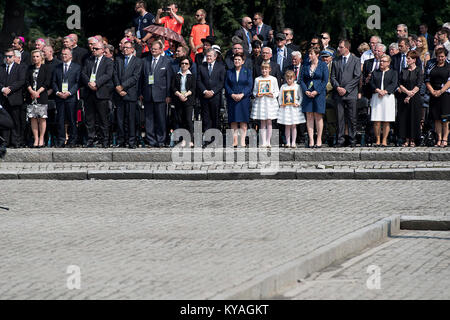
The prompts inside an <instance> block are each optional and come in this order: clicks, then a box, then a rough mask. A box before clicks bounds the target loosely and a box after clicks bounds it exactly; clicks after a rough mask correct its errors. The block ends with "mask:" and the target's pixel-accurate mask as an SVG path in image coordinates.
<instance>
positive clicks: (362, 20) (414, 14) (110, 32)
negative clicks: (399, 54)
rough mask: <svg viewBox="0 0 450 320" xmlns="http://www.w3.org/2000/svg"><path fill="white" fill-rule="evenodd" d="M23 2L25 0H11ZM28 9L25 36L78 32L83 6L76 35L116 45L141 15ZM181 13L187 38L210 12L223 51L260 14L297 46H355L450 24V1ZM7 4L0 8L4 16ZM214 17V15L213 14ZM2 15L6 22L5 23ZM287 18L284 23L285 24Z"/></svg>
mask: <svg viewBox="0 0 450 320" xmlns="http://www.w3.org/2000/svg"><path fill="white" fill-rule="evenodd" d="M9 1H20V0H9ZM23 2H24V3H25V5H26V13H25V25H26V28H25V29H26V30H28V31H27V32H26V34H25V37H26V38H28V39H30V38H36V37H41V36H43V35H47V36H50V37H55V38H56V37H60V36H64V35H66V34H68V33H72V32H74V30H68V29H67V27H66V20H67V18H68V16H69V14H67V13H66V9H67V7H68V6H69V5H72V4H77V5H78V6H80V8H81V10H82V30H79V31H76V30H75V31H76V32H75V33H78V34H79V35H80V41H81V43H83V41H85V39H86V38H87V37H88V36H90V35H93V34H102V35H105V36H106V37H107V38H108V39H109V40H110V42H111V43H113V44H116V43H117V42H118V41H119V40H120V37H121V36H122V34H123V30H124V29H125V28H127V27H130V26H131V25H132V19H133V18H134V17H135V12H134V4H135V0H99V1H92V0H75V1H74V0H58V1H54V0H24V1H23ZM169 2H171V1H167V0H152V1H147V3H148V11H150V12H152V13H153V14H156V10H157V9H158V8H161V7H163V6H166V5H168V4H169ZM178 5H179V13H180V14H181V15H182V16H183V17H184V19H185V24H184V26H183V30H182V34H183V36H184V37H185V39H186V40H187V39H188V37H189V34H190V30H191V28H192V26H193V25H194V24H196V20H195V17H194V14H195V11H196V10H198V9H200V8H203V9H205V10H206V12H207V13H208V16H207V21H208V22H211V21H212V23H213V28H214V30H215V33H216V36H217V37H218V44H219V45H220V46H221V47H222V50H223V51H226V49H228V48H229V46H230V42H231V37H232V36H233V34H234V32H235V30H237V29H238V28H239V26H240V19H241V18H242V17H243V16H245V15H249V16H250V17H252V16H253V14H254V13H255V12H257V11H260V12H262V13H263V14H264V16H265V18H264V22H265V23H267V24H269V25H271V26H272V27H273V28H275V29H278V30H277V31H280V30H279V28H281V27H282V26H283V22H284V26H286V27H291V28H292V29H293V30H294V34H295V42H296V43H300V42H301V41H302V40H309V39H310V38H311V36H312V35H313V34H315V33H321V32H323V31H327V32H329V33H330V35H331V39H332V45H333V46H336V45H337V40H338V39H339V38H341V37H347V38H349V39H351V41H352V44H353V48H356V46H357V45H359V44H360V43H361V42H363V41H366V42H367V41H368V40H369V38H370V36H371V35H373V34H378V35H380V36H381V38H382V39H383V42H384V43H388V44H389V43H390V42H392V41H395V40H396V31H395V30H396V26H397V24H400V23H405V24H406V25H408V27H409V29H410V33H418V26H419V24H420V23H422V22H425V23H427V24H428V25H429V29H430V31H431V32H434V31H435V30H436V29H437V27H438V26H440V25H442V24H443V23H444V22H447V21H448V20H450V19H449V17H450V0H415V1H410V0H360V1H355V0H339V1H336V0H283V1H281V0H255V1H252V2H246V1H242V0H191V1H185V2H180V3H179V4H178ZM369 5H378V6H379V7H380V8H381V29H380V30H370V29H368V28H367V26H366V21H367V19H368V18H369V16H370V14H369V13H367V12H366V10H367V7H368V6H369ZM3 9H4V2H1V4H0V13H1V12H2V11H3ZM211 14H212V15H211ZM2 18H3V15H2V17H0V23H2V20H3V19H2ZM280 20H282V21H280Z"/></svg>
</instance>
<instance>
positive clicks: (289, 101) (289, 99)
mask: <svg viewBox="0 0 450 320" xmlns="http://www.w3.org/2000/svg"><path fill="white" fill-rule="evenodd" d="M294 91H295V90H283V104H284V105H285V106H293V105H295V98H294Z"/></svg>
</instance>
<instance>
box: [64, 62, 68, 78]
mask: <svg viewBox="0 0 450 320" xmlns="http://www.w3.org/2000/svg"><path fill="white" fill-rule="evenodd" d="M63 79H64V80H66V79H67V63H64V74H63Z"/></svg>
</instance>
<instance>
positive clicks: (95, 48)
mask: <svg viewBox="0 0 450 320" xmlns="http://www.w3.org/2000/svg"><path fill="white" fill-rule="evenodd" d="M102 49H103V48H92V50H95V51H97V50H102Z"/></svg>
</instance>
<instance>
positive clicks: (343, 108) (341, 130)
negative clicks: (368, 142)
mask: <svg viewBox="0 0 450 320" xmlns="http://www.w3.org/2000/svg"><path fill="white" fill-rule="evenodd" d="M336 118H337V133H338V134H337V143H344V141H345V137H344V134H345V123H347V125H348V135H349V138H350V143H355V135H356V99H351V100H343V99H339V98H338V100H337V103H336Z"/></svg>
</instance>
